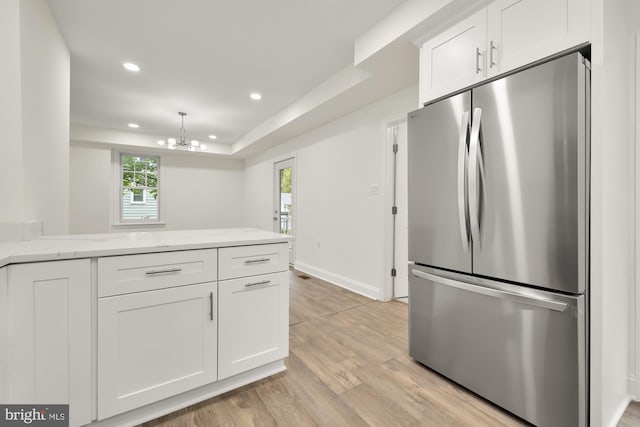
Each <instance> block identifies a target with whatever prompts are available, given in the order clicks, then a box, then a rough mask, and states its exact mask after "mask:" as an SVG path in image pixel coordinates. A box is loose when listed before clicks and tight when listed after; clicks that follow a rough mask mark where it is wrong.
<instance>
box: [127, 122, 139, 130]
mask: <svg viewBox="0 0 640 427" xmlns="http://www.w3.org/2000/svg"><path fill="white" fill-rule="evenodd" d="M129 127H130V128H131V129H138V128H139V127H140V125H139V124H137V123H129Z"/></svg>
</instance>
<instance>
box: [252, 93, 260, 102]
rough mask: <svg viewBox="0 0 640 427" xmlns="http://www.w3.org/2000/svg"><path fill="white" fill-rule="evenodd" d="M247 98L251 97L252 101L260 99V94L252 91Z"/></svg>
mask: <svg viewBox="0 0 640 427" xmlns="http://www.w3.org/2000/svg"><path fill="white" fill-rule="evenodd" d="M249 98H251V99H253V100H254V101H260V100H261V99H262V95H260V94H259V93H258V92H252V93H251V95H249Z"/></svg>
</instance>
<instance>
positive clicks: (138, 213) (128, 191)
mask: <svg viewBox="0 0 640 427" xmlns="http://www.w3.org/2000/svg"><path fill="white" fill-rule="evenodd" d="M159 164H160V158H159V157H157V156H146V155H137V154H124V153H122V154H120V169H119V171H120V172H119V177H118V181H119V183H120V195H121V197H120V222H122V223H140V222H157V221H159V220H160V209H159V203H158V202H159V190H158V170H159Z"/></svg>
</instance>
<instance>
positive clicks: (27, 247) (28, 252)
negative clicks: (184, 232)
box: [0, 229, 293, 268]
mask: <svg viewBox="0 0 640 427" xmlns="http://www.w3.org/2000/svg"><path fill="white" fill-rule="evenodd" d="M230 232H231V233H230V234H231V235H229V236H228V237H229V238H226V237H224V238H222V239H220V237H222V236H220V235H216V236H215V237H216V238H212V239H211V240H209V241H200V242H184V243H181V242H180V241H179V240H181V239H180V238H179V237H178V238H176V237H172V238H171V240H170V242H167V243H164V242H163V243H160V244H158V242H155V241H138V242H136V241H135V240H134V241H133V242H132V241H131V240H124V239H123V240H122V241H121V246H118V242H119V241H118V240H117V239H112V240H108V241H106V242H104V244H102V245H101V244H100V243H99V242H98V243H96V242H90V244H91V245H92V246H95V247H92V248H86V247H85V248H83V247H82V244H83V241H82V237H79V238H78V240H77V241H76V240H74V239H72V238H70V237H69V236H65V237H64V239H63V240H59V241H57V240H56V239H55V238H52V239H50V238H47V239H42V240H30V241H27V242H15V243H12V244H2V245H1V246H4V247H0V268H3V267H6V266H9V265H12V264H26V263H33V262H48V261H63V260H74V259H90V258H100V257H109V256H120V255H136V254H150V253H160V252H174V251H187V250H198V249H215V248H225V247H233V246H247V245H266V244H272V243H286V242H288V241H291V240H293V238H292V237H290V236H285V235H281V234H280V235H279V234H277V233H274V232H267V231H263V230H257V229H256V230H255V232H257V233H259V234H272V235H271V236H260V237H252V236H246V237H244V238H239V237H240V236H238V234H235V233H233V229H232V230H230ZM160 237H162V236H161V235H160ZM154 240H155V239H154ZM183 240H188V239H183ZM56 242H58V246H59V247H56ZM74 242H75V243H77V245H78V246H79V247H78V249H77V250H70V248H69V246H70V245H71V246H72V245H73V243H74ZM125 243H127V244H126V245H125ZM84 244H85V246H86V245H87V243H86V242H84ZM39 245H41V246H43V247H42V248H41V249H40V248H38V246H39ZM34 246H35V247H34ZM12 247H13V248H15V250H13V251H12V250H11V248H12Z"/></svg>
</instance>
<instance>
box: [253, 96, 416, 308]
mask: <svg viewBox="0 0 640 427" xmlns="http://www.w3.org/2000/svg"><path fill="white" fill-rule="evenodd" d="M416 105H418V101H417V88H416V87H411V88H408V89H406V90H403V91H401V92H400V93H398V94H396V95H393V96H391V97H389V98H386V99H383V100H381V101H379V102H377V103H375V104H373V105H371V106H368V107H366V108H364V109H361V110H359V111H356V112H354V113H352V114H349V115H347V116H345V117H343V118H341V119H339V120H336V121H334V122H331V123H329V124H326V125H324V126H322V127H320V128H318V129H315V130H313V131H310V132H308V133H306V134H304V135H302V136H299V137H296V138H294V139H292V140H290V141H287V142H284V143H283V144H281V145H279V146H277V147H275V148H273V149H271V150H269V151H267V152H264V153H261V154H259V155H257V156H254V157H252V158H250V159H247V160H246V162H245V187H244V196H245V207H246V209H245V223H246V224H247V225H249V226H255V227H259V228H264V229H272V227H273V220H272V218H273V215H272V214H273V197H274V188H273V187H274V184H273V182H274V179H273V171H274V166H273V164H274V162H277V161H279V160H284V159H286V158H289V157H291V156H293V155H295V158H296V195H295V196H297V197H296V215H295V221H296V223H295V227H296V231H295V236H296V262H295V266H296V268H298V269H300V270H302V271H305V272H308V273H311V274H314V275H316V276H319V277H322V278H324V279H327V280H329V281H331V282H334V283H337V284H339V285H341V286H344V287H346V288H349V289H351V290H354V291H356V292H359V293H362V294H365V295H368V296H370V297H373V298H381V295H382V289H383V286H384V277H385V275H386V274H388V272H386V271H385V265H387V264H388V262H387V260H385V259H384V256H385V248H384V243H385V233H386V232H387V230H385V214H386V212H387V211H388V210H389V209H390V206H385V198H386V197H385V192H386V191H389V190H390V189H389V188H387V187H386V185H385V184H386V182H387V177H386V174H385V173H386V171H385V151H384V150H385V132H386V128H385V124H386V121H388V120H390V119H392V118H396V117H397V116H398V115H399V114H404V113H406V112H408V111H410V110H413V109H415V106H416ZM371 185H377V186H378V187H379V194H378V195H371V194H370V186H371Z"/></svg>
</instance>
